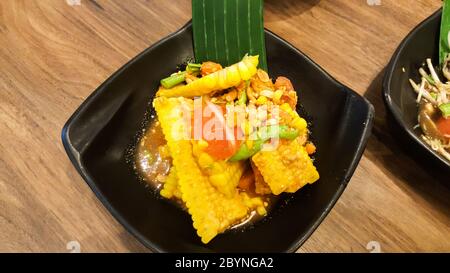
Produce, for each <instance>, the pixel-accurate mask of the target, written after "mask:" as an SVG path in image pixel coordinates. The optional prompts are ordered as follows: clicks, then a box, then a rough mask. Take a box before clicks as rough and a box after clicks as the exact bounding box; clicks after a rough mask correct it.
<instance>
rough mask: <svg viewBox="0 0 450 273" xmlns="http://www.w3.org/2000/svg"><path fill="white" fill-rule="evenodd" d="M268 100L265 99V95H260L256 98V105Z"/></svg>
mask: <svg viewBox="0 0 450 273" xmlns="http://www.w3.org/2000/svg"><path fill="white" fill-rule="evenodd" d="M268 101H269V100H268V99H267V97H266V96H260V97H259V98H258V99H257V100H256V104H257V105H263V104H266V103H267V102H268Z"/></svg>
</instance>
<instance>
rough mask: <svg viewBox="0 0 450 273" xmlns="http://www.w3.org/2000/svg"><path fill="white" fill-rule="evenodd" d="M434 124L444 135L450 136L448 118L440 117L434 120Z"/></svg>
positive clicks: (449, 120) (449, 119)
mask: <svg viewBox="0 0 450 273" xmlns="http://www.w3.org/2000/svg"><path fill="white" fill-rule="evenodd" d="M436 126H437V128H438V130H439V132H441V133H442V134H443V135H444V136H446V137H448V138H450V118H444V117H441V118H439V120H438V121H437V122H436Z"/></svg>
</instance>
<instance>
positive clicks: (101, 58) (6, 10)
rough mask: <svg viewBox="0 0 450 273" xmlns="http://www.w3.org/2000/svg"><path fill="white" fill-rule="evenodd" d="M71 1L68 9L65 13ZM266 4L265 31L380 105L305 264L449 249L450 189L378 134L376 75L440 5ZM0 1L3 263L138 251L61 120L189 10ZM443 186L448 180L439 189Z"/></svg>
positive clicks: (179, 0)
mask: <svg viewBox="0 0 450 273" xmlns="http://www.w3.org/2000/svg"><path fill="white" fill-rule="evenodd" d="M72 2H73V1H72ZM380 2H381V5H379V6H370V5H368V4H367V2H366V1H365V0H358V1H347V0H322V1H320V0H301V1H297V0H266V10H265V13H266V14H265V16H266V27H268V28H269V29H270V30H272V31H274V32H275V33H277V34H279V35H280V36H282V37H283V38H285V39H286V40H288V41H289V42H291V43H292V44H293V45H295V46H296V47H298V48H299V49H301V50H302V51H304V52H305V53H306V54H307V55H309V56H310V57H311V58H312V59H313V60H314V61H316V62H317V63H318V64H319V65H321V66H322V67H323V68H324V69H325V70H327V71H328V72H329V73H330V74H331V75H333V76H334V77H335V78H336V79H337V80H339V81H341V82H342V83H344V84H346V85H348V86H349V87H350V88H352V89H354V90H356V91H357V92H359V93H360V94H362V95H365V96H366V97H367V98H368V99H369V100H370V101H371V102H372V103H373V104H374V106H375V108H376V111H377V114H376V120H375V128H374V133H373V135H372V137H371V138H370V140H369V144H368V147H367V150H366V151H365V153H364V156H363V158H362V160H361V163H360V165H359V167H358V168H357V170H356V172H355V174H354V176H353V178H352V180H351V182H350V183H349V186H348V188H347V189H346V191H345V193H344V194H343V195H342V197H341V199H340V200H339V201H338V203H337V204H336V206H335V207H334V209H333V210H332V211H331V213H330V214H329V216H328V217H327V218H326V220H325V221H324V222H323V223H322V224H321V225H320V227H319V228H318V229H317V231H316V232H315V233H314V234H313V235H312V236H311V238H310V239H309V240H308V241H307V242H306V243H305V244H304V245H303V246H302V248H301V249H300V250H299V251H300V252H318V251H326V252H341V251H345V252H352V251H357V252H367V251H368V250H367V249H366V245H367V243H368V242H369V241H378V242H379V243H380V245H381V250H382V251H385V252H403V251H405V252H416V251H450V210H449V208H450V190H449V189H448V188H447V187H445V186H443V183H442V181H438V179H436V177H434V176H433V175H432V174H431V173H430V172H428V171H427V170H425V169H424V168H423V167H422V166H421V165H420V164H419V163H418V162H417V161H415V160H414V159H413V158H411V157H409V156H408V155H407V154H406V153H405V152H404V149H403V148H402V147H401V146H399V144H398V143H397V142H396V141H395V140H394V139H393V138H392V137H391V135H390V134H389V132H388V131H387V129H386V122H385V118H386V114H385V110H384V106H383V103H382V100H381V78H382V74H383V69H384V67H385V65H386V64H387V62H388V61H389V58H390V57H391V55H392V53H393V52H394V50H395V48H396V47H397V46H398V44H399V43H400V41H401V40H402V39H403V37H404V36H405V35H406V34H407V33H408V32H409V31H410V30H411V29H412V28H413V27H414V26H415V25H417V24H418V23H419V22H420V21H422V20H423V19H425V18H426V17H427V16H428V15H430V14H431V13H433V12H434V11H435V10H436V9H438V8H439V6H440V3H441V1H440V0H414V1H412V0H401V1H400V0H395V1H394V0H381V1H380ZM80 3H81V5H73V6H71V5H68V4H67V1H65V0H39V1H38V0H2V1H0V67H1V69H0V251H2V252H16V251H19V252H38V251H44V252H67V251H68V250H67V249H66V244H67V242H69V241H73V240H76V241H78V242H80V244H81V250H82V251H83V252H143V251H147V250H146V249H145V248H144V247H143V246H142V245H141V244H140V243H139V242H137V241H136V240H135V239H134V238H133V237H132V236H131V235H129V234H128V233H127V232H126V231H125V230H124V228H123V227H122V226H121V225H119V224H118V223H117V222H116V221H115V220H114V219H113V218H112V216H110V214H109V213H108V212H107V211H106V209H105V208H103V206H102V205H101V204H100V202H99V201H98V200H97V199H96V197H95V196H94V194H93V193H92V192H91V190H90V189H89V187H88V186H87V185H86V183H85V182H84V181H83V180H82V178H81V177H80V176H79V175H78V173H77V172H76V170H75V169H74V167H73V166H72V164H71V163H70V161H69V159H68V158H67V156H66V154H65V152H64V149H63V147H62V144H61V141H60V131H61V128H62V126H63V124H64V122H65V121H66V120H67V119H68V118H69V116H70V115H71V113H72V112H73V111H74V110H75V109H76V108H77V107H78V106H79V105H80V104H81V102H82V101H83V100H84V99H85V98H86V97H87V96H88V95H89V94H90V93H91V92H92V90H94V89H95V88H96V87H97V86H98V85H100V84H101V83H102V82H103V81H104V80H105V79H106V78H107V77H108V76H109V75H111V74H112V73H113V72H115V71H116V70H117V69H118V68H119V67H121V66H122V65H123V64H125V63H126V62H127V61H128V60H129V59H130V58H132V57H133V56H135V55H137V54H138V53H139V52H141V51H142V50H144V49H145V48H147V47H148V46H149V45H151V44H153V43H154V42H156V41H158V40H159V39H161V38H162V37H164V36H166V35H168V34H170V33H171V32H173V31H175V30H177V29H178V28H180V27H181V26H182V25H183V24H185V23H186V21H187V20H189V18H190V13H191V10H190V1H189V0H176V1H173V0H172V1H162V0H159V1H156V0H127V1H119V0H97V1H94V0H90V1H89V0H81V1H80ZM441 180H442V179H441Z"/></svg>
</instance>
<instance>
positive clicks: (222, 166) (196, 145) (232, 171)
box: [192, 140, 245, 197]
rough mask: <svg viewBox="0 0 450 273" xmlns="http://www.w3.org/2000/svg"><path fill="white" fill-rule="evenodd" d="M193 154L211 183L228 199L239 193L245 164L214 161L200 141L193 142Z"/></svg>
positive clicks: (241, 162)
mask: <svg viewBox="0 0 450 273" xmlns="http://www.w3.org/2000/svg"><path fill="white" fill-rule="evenodd" d="M192 145H193V154H194V156H195V157H196V159H197V163H198V166H199V167H200V169H201V170H202V172H203V174H204V175H206V176H207V177H208V179H209V182H210V183H211V184H212V185H213V186H214V187H215V188H216V189H217V190H218V191H219V192H221V193H223V194H224V195H226V196H227V197H232V196H233V195H235V194H236V193H237V185H238V184H239V180H240V179H241V176H242V174H243V173H244V171H245V162H243V161H237V162H227V161H224V160H214V158H212V157H211V156H210V155H209V154H208V153H206V152H204V151H203V149H202V146H201V140H200V141H192Z"/></svg>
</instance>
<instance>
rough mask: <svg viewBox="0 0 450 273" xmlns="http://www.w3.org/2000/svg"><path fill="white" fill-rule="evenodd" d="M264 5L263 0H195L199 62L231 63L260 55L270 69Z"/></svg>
mask: <svg viewBox="0 0 450 273" xmlns="http://www.w3.org/2000/svg"><path fill="white" fill-rule="evenodd" d="M263 8H264V1H263V0H192V25H193V31H194V37H193V38H194V53H195V60H196V62H203V61H214V62H218V63H220V64H222V65H224V66H229V65H232V64H234V63H237V62H239V61H240V60H241V59H242V58H243V57H244V56H245V54H250V55H259V67H260V68H262V69H264V70H266V71H267V58H266V46H265V39H264V16H263Z"/></svg>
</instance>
